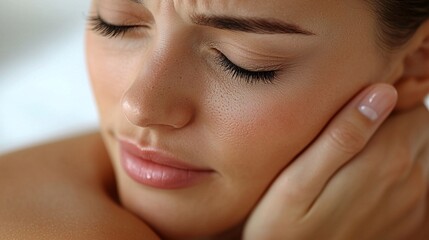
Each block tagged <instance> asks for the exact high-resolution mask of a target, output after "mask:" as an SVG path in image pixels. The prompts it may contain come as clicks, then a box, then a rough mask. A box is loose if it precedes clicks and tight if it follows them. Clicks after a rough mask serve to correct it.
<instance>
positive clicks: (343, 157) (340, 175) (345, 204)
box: [243, 84, 429, 240]
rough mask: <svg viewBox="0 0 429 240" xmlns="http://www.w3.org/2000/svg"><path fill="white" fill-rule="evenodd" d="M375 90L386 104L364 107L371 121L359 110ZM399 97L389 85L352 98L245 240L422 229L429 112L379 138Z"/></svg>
mask: <svg viewBox="0 0 429 240" xmlns="http://www.w3.org/2000/svg"><path fill="white" fill-rule="evenodd" d="M374 93H377V94H378V95H379V98H378V100H377V99H376V100H375V101H376V102H377V101H380V97H381V99H383V100H381V101H382V102H383V104H381V105H384V106H381V105H380V104H379V105H378V107H376V108H375V109H378V114H377V115H378V116H377V115H376V114H375V113H376V112H377V111H376V112H373V111H372V110H368V109H366V108H361V109H363V112H364V113H366V115H367V116H369V118H368V117H365V116H364V115H363V114H362V113H361V112H360V111H359V110H358V106H360V103H361V102H362V100H364V99H366V98H365V96H366V97H368V95H373V94H374ZM380 95H381V96H380ZM395 100H396V93H395V91H394V89H393V88H392V87H390V86H388V85H384V84H378V85H374V86H371V87H369V88H367V89H365V90H364V91H363V92H362V93H361V94H359V95H358V96H357V97H356V98H355V99H354V100H352V101H351V102H350V103H349V104H348V105H347V106H346V107H345V108H344V109H343V110H342V111H341V112H340V113H339V114H338V115H337V116H336V117H335V118H334V119H333V120H332V121H331V123H330V124H329V126H328V127H327V128H326V129H325V130H324V131H323V132H322V133H321V135H320V136H319V137H318V138H317V139H316V140H315V141H314V142H313V143H312V145H311V146H309V147H308V148H307V149H306V150H305V151H304V152H303V153H302V154H300V156H298V157H297V158H296V159H295V160H294V161H293V162H292V163H291V164H290V165H289V166H287V167H286V168H285V169H284V170H283V172H282V173H281V174H280V175H279V176H278V177H277V179H276V180H275V181H274V182H273V184H272V185H271V186H270V188H269V189H268V191H267V192H266V194H265V195H264V196H263V198H262V199H261V201H260V202H259V204H258V205H257V206H256V207H255V209H254V211H253V212H252V214H251V215H250V217H249V218H248V221H247V222H246V224H245V226H244V233H243V234H244V239H246V240H252V239H293V240H302V239H329V240H332V239H344V240H351V239H359V240H364V239H377V240H378V239H389V240H390V239H392V240H393V239H404V238H406V237H407V236H409V234H411V233H412V232H413V231H415V230H416V229H417V228H418V227H419V226H420V225H421V224H422V222H423V220H424V215H425V207H426V201H425V199H426V191H427V172H428V162H429V147H428V145H429V144H428V143H429V128H428V127H427V125H428V123H429V114H428V112H427V110H426V109H424V108H423V107H421V108H419V109H416V110H413V111H410V112H407V113H404V114H395V115H394V116H392V117H391V118H389V119H388V120H387V122H386V123H384V124H383V125H382V126H381V127H380V129H379V130H378V131H377V133H375V132H376V130H377V128H378V127H379V126H380V125H381V123H382V122H383V120H384V119H385V118H386V117H387V115H388V114H389V113H390V111H391V110H392V108H393V107H394V104H395ZM364 102H365V100H364ZM366 103H368V102H366ZM365 109H366V110H365ZM371 119H372V120H371ZM374 133H375V135H374ZM373 135H374V136H373ZM367 143H369V144H367Z"/></svg>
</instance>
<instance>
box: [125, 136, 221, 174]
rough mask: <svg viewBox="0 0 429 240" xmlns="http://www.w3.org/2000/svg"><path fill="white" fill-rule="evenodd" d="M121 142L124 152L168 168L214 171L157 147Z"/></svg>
mask: <svg viewBox="0 0 429 240" xmlns="http://www.w3.org/2000/svg"><path fill="white" fill-rule="evenodd" d="M119 142H120V145H121V148H122V149H123V150H125V151H127V152H128V153H130V154H132V155H134V156H136V157H138V158H141V159H144V160H146V161H151V162H154V163H157V164H160V165H164V166H167V167H173V168H178V169H183V170H190V171H213V170H212V169H208V168H202V167H197V166H194V165H191V164H189V163H187V162H184V161H182V160H179V159H177V158H175V157H174V156H172V154H170V153H168V152H165V151H163V150H160V149H158V148H155V147H142V146H140V145H138V144H136V143H135V142H133V141H130V140H126V139H119Z"/></svg>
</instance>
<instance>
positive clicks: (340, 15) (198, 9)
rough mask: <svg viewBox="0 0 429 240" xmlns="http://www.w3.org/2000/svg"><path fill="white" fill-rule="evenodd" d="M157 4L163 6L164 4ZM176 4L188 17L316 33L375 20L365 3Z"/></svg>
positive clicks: (240, 0)
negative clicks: (260, 21)
mask: <svg viewBox="0 0 429 240" xmlns="http://www.w3.org/2000/svg"><path fill="white" fill-rule="evenodd" d="M155 2H156V4H157V5H162V3H161V2H163V1H158V0H157V1H155ZM167 2H170V1H167ZM164 3H165V2H164ZM170 3H171V2H170ZM173 3H174V4H173V5H174V9H175V11H176V12H178V13H180V14H181V15H184V17H185V16H186V15H189V14H192V13H203V14H209V15H229V16H240V17H259V18H277V19H280V20H284V21H287V22H290V23H295V24H299V25H300V26H302V27H304V28H307V29H309V30H313V32H320V31H323V30H324V29H326V28H327V27H329V26H331V27H335V28H337V27H338V26H341V25H343V26H344V25H348V26H349V27H353V25H354V24H362V23H364V22H365V21H368V22H369V21H370V20H372V19H371V17H372V16H371V11H370V9H369V6H368V4H365V1H363V0H321V1H320V0H319V1H318V0H264V1H261V0H174V1H173ZM343 28H344V27H343ZM317 29H318V30H319V31H317Z"/></svg>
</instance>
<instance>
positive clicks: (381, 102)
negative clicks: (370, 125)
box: [358, 85, 397, 121]
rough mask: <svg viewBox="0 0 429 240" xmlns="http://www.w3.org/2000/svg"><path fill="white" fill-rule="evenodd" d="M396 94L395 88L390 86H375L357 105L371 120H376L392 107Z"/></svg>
mask: <svg viewBox="0 0 429 240" xmlns="http://www.w3.org/2000/svg"><path fill="white" fill-rule="evenodd" d="M396 95H397V94H396V90H395V89H394V88H393V87H392V86H388V85H380V86H376V87H375V88H374V89H372V90H371V92H370V93H368V94H367V95H366V96H365V98H364V99H363V100H362V101H361V102H360V104H359V106H358V109H359V112H361V113H362V114H363V115H364V116H365V117H367V118H368V119H370V120H371V121H376V120H377V119H379V118H380V116H382V115H383V114H384V113H385V112H386V111H388V110H389V109H391V108H392V107H393V105H394V104H395V101H396Z"/></svg>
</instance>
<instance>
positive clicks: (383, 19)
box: [366, 0, 429, 50]
mask: <svg viewBox="0 0 429 240" xmlns="http://www.w3.org/2000/svg"><path fill="white" fill-rule="evenodd" d="M366 1H367V2H368V3H369V4H370V5H371V6H372V8H373V9H374V11H375V13H376V16H377V19H378V22H379V23H380V24H379V25H378V35H379V37H380V40H381V43H382V44H381V45H382V46H383V47H384V48H386V49H388V50H394V49H396V48H398V47H400V46H402V45H403V44H405V43H406V42H407V41H408V40H409V39H410V38H411V37H412V35H413V34H414V33H415V32H416V30H417V29H418V28H419V26H420V25H421V24H423V22H425V21H426V20H429V0H366Z"/></svg>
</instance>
